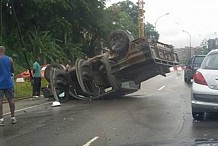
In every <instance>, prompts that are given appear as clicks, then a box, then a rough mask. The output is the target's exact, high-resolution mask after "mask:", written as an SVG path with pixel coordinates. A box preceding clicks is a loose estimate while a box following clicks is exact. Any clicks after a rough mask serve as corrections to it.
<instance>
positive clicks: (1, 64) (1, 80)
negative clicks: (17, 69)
mask: <svg viewBox="0 0 218 146" xmlns="http://www.w3.org/2000/svg"><path fill="white" fill-rule="evenodd" d="M5 53H6V49H5V47H4V46H0V126H4V118H3V98H4V97H6V98H7V100H8V103H9V107H10V111H11V123H12V124H15V123H16V122H17V120H16V118H15V117H14V111H15V103H14V84H13V80H12V78H11V77H12V74H13V73H14V65H13V60H12V58H11V57H8V56H6V55H5Z"/></svg>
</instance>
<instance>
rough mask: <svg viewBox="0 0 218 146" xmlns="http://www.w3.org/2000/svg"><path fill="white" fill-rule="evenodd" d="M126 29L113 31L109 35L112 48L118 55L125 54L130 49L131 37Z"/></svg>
mask: <svg viewBox="0 0 218 146" xmlns="http://www.w3.org/2000/svg"><path fill="white" fill-rule="evenodd" d="M128 35H129V34H128V33H127V32H126V31H124V30H115V31H112V32H111V33H110V35H109V37H108V42H109V45H110V50H111V51H112V52H113V53H116V54H117V55H125V54H126V52H127V51H128V49H129V42H130V41H131V40H130V37H129V36H128Z"/></svg>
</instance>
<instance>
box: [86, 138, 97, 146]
mask: <svg viewBox="0 0 218 146" xmlns="http://www.w3.org/2000/svg"><path fill="white" fill-rule="evenodd" d="M98 138H99V137H98V136H96V137H94V138H93V139H91V140H90V141H88V142H87V143H86V144H84V145H83V146H90V144H92V143H93V142H94V141H96V140H97V139H98Z"/></svg>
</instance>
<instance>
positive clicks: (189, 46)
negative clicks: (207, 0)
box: [182, 30, 192, 58]
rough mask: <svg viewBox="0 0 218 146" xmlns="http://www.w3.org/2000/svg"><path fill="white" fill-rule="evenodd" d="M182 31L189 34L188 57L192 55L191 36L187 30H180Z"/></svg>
mask: <svg viewBox="0 0 218 146" xmlns="http://www.w3.org/2000/svg"><path fill="white" fill-rule="evenodd" d="M182 31H183V32H185V33H186V34H188V35H189V47H190V58H191V57H192V37H191V35H190V33H189V32H188V31H185V30H182Z"/></svg>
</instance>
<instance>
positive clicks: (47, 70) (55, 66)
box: [44, 63, 65, 82]
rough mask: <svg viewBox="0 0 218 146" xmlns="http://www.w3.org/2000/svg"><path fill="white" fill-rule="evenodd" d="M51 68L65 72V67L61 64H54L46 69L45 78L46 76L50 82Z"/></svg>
mask: <svg viewBox="0 0 218 146" xmlns="http://www.w3.org/2000/svg"><path fill="white" fill-rule="evenodd" d="M51 68H56V69H59V70H65V67H64V66H63V65H61V64H57V63H54V64H50V65H48V66H47V67H46V69H45V73H44V76H45V79H46V80H47V81H48V82H50V71H51Z"/></svg>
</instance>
